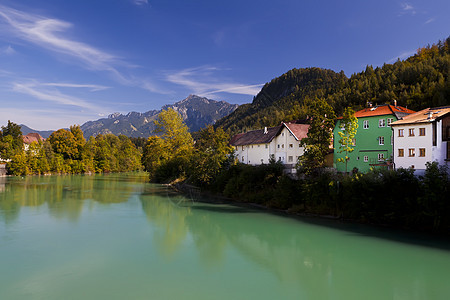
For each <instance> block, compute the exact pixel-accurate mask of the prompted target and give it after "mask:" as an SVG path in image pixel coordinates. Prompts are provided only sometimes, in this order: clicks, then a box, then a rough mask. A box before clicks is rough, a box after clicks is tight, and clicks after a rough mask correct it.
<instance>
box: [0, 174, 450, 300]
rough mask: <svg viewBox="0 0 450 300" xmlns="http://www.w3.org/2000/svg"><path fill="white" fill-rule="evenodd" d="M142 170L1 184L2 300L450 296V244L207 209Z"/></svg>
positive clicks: (255, 213) (243, 211)
mask: <svg viewBox="0 0 450 300" xmlns="http://www.w3.org/2000/svg"><path fill="white" fill-rule="evenodd" d="M146 181H147V175H146V174H142V173H132V174H111V175H95V176H43V177H26V178H19V177H17V178H11V177H9V178H6V179H1V181H0V299H67V298H71V299H123V298H130V299H149V298H150V299H174V298H182V299H447V297H448V295H449V294H450V287H449V285H448V275H449V271H448V270H450V252H449V251H448V249H449V244H448V242H447V241H442V240H433V239H428V238H423V237H417V236H413V235H406V234H404V233H395V232H391V231H389V230H381V229H371V228H367V227H363V226H358V225H349V224H340V223H335V222H326V221H318V220H313V219H303V220H296V219H292V218H286V217H280V216H276V215H271V214H266V213H264V212H261V211H257V210H252V209H248V208H243V207H236V206H230V205H225V204H216V205H213V204H208V203H202V202H198V201H193V200H192V199H189V198H186V197H184V196H181V195H178V194H175V193H173V192H172V191H171V190H170V189H169V188H167V187H165V186H161V185H153V184H149V183H146Z"/></svg>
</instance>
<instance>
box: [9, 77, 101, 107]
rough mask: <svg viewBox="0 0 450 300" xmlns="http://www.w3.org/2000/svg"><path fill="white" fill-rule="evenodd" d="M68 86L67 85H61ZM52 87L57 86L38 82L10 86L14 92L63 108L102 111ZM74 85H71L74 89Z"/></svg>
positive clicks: (17, 83) (18, 83)
mask: <svg viewBox="0 0 450 300" xmlns="http://www.w3.org/2000/svg"><path fill="white" fill-rule="evenodd" d="M63 85H64V86H66V87H67V86H68V84H63ZM52 86H58V84H52V83H49V84H48V83H40V82H38V81H30V82H22V83H21V82H15V83H13V84H12V88H13V90H14V91H16V92H19V93H22V94H26V95H29V96H32V97H33V98H36V99H39V100H44V101H49V102H52V103H54V104H59V105H64V106H74V107H79V108H82V109H88V110H90V111H96V112H99V111H103V110H104V108H101V107H98V106H96V105H93V104H91V103H90V102H87V101H86V100H84V99H81V98H79V97H75V96H71V95H67V94H64V93H62V92H61V91H59V90H58V89H55V88H51V87H52ZM74 86H76V85H72V87H74Z"/></svg>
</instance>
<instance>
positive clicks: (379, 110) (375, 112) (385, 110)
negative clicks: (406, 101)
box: [338, 104, 415, 119]
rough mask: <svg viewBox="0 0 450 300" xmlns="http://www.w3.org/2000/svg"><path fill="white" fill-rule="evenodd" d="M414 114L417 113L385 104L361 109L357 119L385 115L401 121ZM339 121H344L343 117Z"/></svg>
mask: <svg viewBox="0 0 450 300" xmlns="http://www.w3.org/2000/svg"><path fill="white" fill-rule="evenodd" d="M412 113H415V111H414V110H411V109H407V108H405V107H403V106H398V105H397V106H394V105H390V104H384V105H378V106H374V107H367V108H364V109H361V110H359V111H357V112H355V117H357V118H364V117H375V116H384V115H395V116H396V117H397V119H400V118H401V117H404V116H407V115H409V114H412ZM338 119H342V117H339V118H338Z"/></svg>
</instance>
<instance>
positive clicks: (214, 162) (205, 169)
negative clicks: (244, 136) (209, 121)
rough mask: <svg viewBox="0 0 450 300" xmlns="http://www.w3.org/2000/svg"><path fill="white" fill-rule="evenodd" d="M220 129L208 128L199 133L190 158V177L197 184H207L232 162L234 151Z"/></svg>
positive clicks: (227, 137)
mask: <svg viewBox="0 0 450 300" xmlns="http://www.w3.org/2000/svg"><path fill="white" fill-rule="evenodd" d="M229 140H230V138H229V136H228V134H226V133H225V132H224V131H223V129H222V128H217V130H214V127H213V126H208V127H206V128H204V129H202V130H201V131H200V132H199V138H198V139H197V140H196V143H195V150H194V154H193V156H192V161H191V164H190V165H191V168H190V175H191V178H192V180H193V181H195V182H196V183H197V184H200V185H205V184H209V183H210V182H211V181H212V180H213V179H214V178H215V177H216V176H217V175H218V174H219V173H220V171H221V170H222V169H224V168H226V165H228V166H229V165H230V164H231V163H232V161H233V160H234V157H233V152H234V149H233V147H232V146H230V145H229Z"/></svg>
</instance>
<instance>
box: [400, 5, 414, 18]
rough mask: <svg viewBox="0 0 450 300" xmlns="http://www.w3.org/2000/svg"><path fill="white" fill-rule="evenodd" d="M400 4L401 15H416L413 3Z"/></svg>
mask: <svg viewBox="0 0 450 300" xmlns="http://www.w3.org/2000/svg"><path fill="white" fill-rule="evenodd" d="M400 6H401V11H400V15H405V14H410V15H413V16H414V15H415V14H416V13H417V12H416V9H415V8H414V6H412V4H411V3H408V2H402V3H400Z"/></svg>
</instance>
